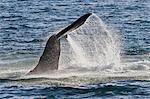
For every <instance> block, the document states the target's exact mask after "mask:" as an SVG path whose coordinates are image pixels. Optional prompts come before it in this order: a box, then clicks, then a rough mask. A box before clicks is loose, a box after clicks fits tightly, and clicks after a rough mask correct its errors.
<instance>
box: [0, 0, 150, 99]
mask: <svg viewBox="0 0 150 99" xmlns="http://www.w3.org/2000/svg"><path fill="white" fill-rule="evenodd" d="M89 12H92V13H95V14H96V15H97V16H99V17H100V19H101V20H102V21H103V22H104V23H105V24H106V25H108V26H110V27H112V28H113V29H114V30H117V33H118V31H119V35H120V36H119V37H120V38H119V39H120V43H121V46H120V49H121V53H120V57H121V63H122V64H123V66H124V67H123V70H121V71H111V69H109V70H104V71H96V70H92V71H91V70H85V71H84V70H83V71H82V70H80V69H76V70H75V71H72V70H71V71H69V72H66V71H65V70H61V71H56V72H55V73H54V72H52V73H51V74H50V75H47V74H44V75H38V76H37V75H35V76H34V75H33V76H30V77H27V76H26V75H25V74H26V73H27V72H28V71H29V70H31V69H33V67H35V66H36V64H37V62H38V59H39V58H40V56H41V54H42V52H43V50H44V47H45V44H46V41H47V39H48V38H49V37H50V36H51V35H52V34H54V33H57V32H58V31H60V30H61V29H63V28H64V27H66V26H68V25H69V24H71V23H72V22H73V21H75V20H76V19H78V18H79V17H80V16H82V15H83V14H86V13H89ZM120 67H121V65H120ZM0 98H1V99H39V98H41V99H137V98H138V99H150V0H0Z"/></svg>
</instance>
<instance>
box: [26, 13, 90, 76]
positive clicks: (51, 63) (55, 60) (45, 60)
mask: <svg viewBox="0 0 150 99" xmlns="http://www.w3.org/2000/svg"><path fill="white" fill-rule="evenodd" d="M90 15H92V13H87V14H85V15H83V16H81V17H80V18H79V19H77V20H76V21H75V22H73V23H72V24H71V25H69V26H68V27H66V28H65V29H63V30H62V31H60V32H59V33H57V34H54V35H52V36H51V37H50V38H49V39H48V41H47V43H46V46H45V49H44V52H43V54H42V56H41V57H40V59H39V62H38V64H37V66H36V67H35V68H34V69H33V70H31V71H30V72H29V73H28V74H27V75H31V74H41V73H45V72H49V71H52V70H58V65H59V57H60V51H61V49H60V39H61V38H62V37H64V36H66V35H67V33H69V32H71V31H73V30H75V29H77V28H78V27H80V26H81V25H82V24H84V22H85V21H86V20H87V18H88V17H89V16H90Z"/></svg>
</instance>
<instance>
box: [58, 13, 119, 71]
mask: <svg viewBox="0 0 150 99" xmlns="http://www.w3.org/2000/svg"><path fill="white" fill-rule="evenodd" d="M61 45H62V46H61V56H60V63H59V64H60V66H63V67H69V66H73V65H74V66H78V67H86V68H91V67H94V68H96V69H98V70H104V69H111V70H121V65H120V48H119V45H120V41H119V39H118V35H117V33H114V32H113V31H110V30H109V29H107V26H106V25H105V24H104V23H103V21H102V20H101V19H100V18H99V17H98V16H97V15H95V14H92V15H91V16H90V17H89V18H88V19H87V21H86V22H85V23H84V24H83V25H82V26H80V27H79V28H78V29H76V30H74V31H73V32H70V33H69V35H68V38H67V41H66V40H65V39H63V40H62V41H61Z"/></svg>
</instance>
